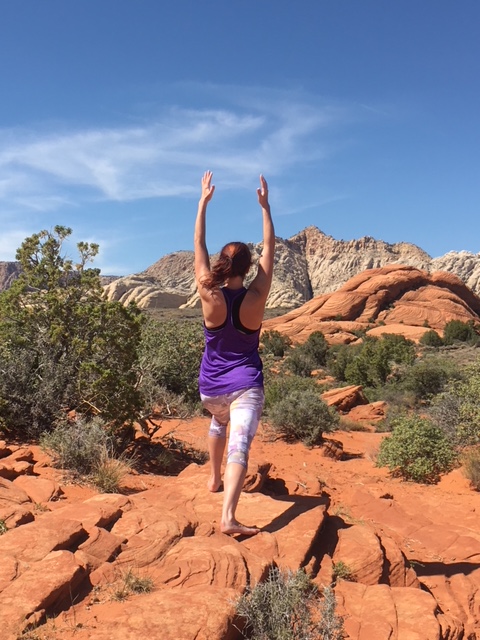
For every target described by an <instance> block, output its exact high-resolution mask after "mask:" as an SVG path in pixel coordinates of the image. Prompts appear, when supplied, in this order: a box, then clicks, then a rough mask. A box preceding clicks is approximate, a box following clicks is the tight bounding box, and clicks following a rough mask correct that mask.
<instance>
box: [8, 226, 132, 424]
mask: <svg viewBox="0 0 480 640" xmlns="http://www.w3.org/2000/svg"><path fill="white" fill-rule="evenodd" d="M70 234H71V230H70V229H68V228H65V227H61V226H57V227H55V229H54V231H53V232H49V231H41V232H40V233H38V234H34V235H33V236H31V237H29V238H27V239H26V240H25V241H24V242H23V244H22V245H21V247H20V248H19V250H18V251H17V255H16V257H17V260H19V262H20V265H21V267H22V273H21V275H20V277H19V278H18V279H17V280H15V282H14V283H13V285H12V287H11V288H10V289H8V290H7V291H4V292H3V293H1V294H0V420H1V422H2V424H3V427H4V428H6V429H8V430H10V431H11V432H15V431H18V432H19V433H21V434H22V436H25V435H38V434H39V433H41V432H42V431H44V430H48V429H51V428H52V427H53V424H54V423H55V420H56V418H57V416H58V414H59V412H60V411H65V410H68V409H75V410H76V411H77V413H81V414H83V415H85V416H90V417H91V416H94V415H101V416H102V418H103V419H104V420H105V421H107V422H110V423H112V424H113V425H117V426H118V425H122V424H123V423H124V421H125V420H128V419H132V418H133V417H135V415H136V413H137V411H138V409H139V406H140V398H139V394H138V392H137V389H136V381H137V374H136V363H137V347H138V344H139V341H140V325H141V314H140V312H139V311H138V309H136V308H135V307H133V306H130V307H124V306H123V305H122V304H120V303H119V302H114V301H107V300H105V299H104V297H103V289H102V287H101V283H100V277H99V271H98V269H91V268H87V266H86V265H87V263H88V262H90V261H91V260H93V259H94V257H95V256H96V254H97V252H98V245H95V244H88V243H84V242H79V243H78V244H77V248H78V253H79V262H78V263H77V264H74V263H73V262H72V261H71V260H70V259H67V258H66V257H65V256H63V254H62V245H63V243H64V241H65V240H66V238H68V236H69V235H70Z"/></svg>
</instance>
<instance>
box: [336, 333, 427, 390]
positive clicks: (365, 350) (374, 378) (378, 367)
mask: <svg viewBox="0 0 480 640" xmlns="http://www.w3.org/2000/svg"><path fill="white" fill-rule="evenodd" d="M415 357H416V354H415V344H414V343H413V342H412V341H411V340H407V339H406V338H404V337H403V336H401V335H391V334H385V335H384V336H383V337H382V338H380V339H377V338H372V337H367V338H365V340H364V341H363V343H362V345H360V347H359V348H358V350H357V351H356V353H355V355H354V358H353V359H352V360H351V361H350V362H348V363H347V364H346V366H345V370H344V377H345V381H346V382H349V383H350V384H360V385H362V386H364V387H376V386H379V385H383V384H385V382H386V381H387V379H388V377H389V376H390V375H391V374H392V371H393V369H394V367H395V365H400V364H413V362H414V361H415Z"/></svg>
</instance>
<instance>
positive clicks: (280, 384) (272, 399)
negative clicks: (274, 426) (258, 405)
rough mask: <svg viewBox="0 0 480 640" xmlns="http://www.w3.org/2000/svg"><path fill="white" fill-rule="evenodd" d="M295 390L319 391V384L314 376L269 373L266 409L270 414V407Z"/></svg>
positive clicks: (266, 382) (266, 385)
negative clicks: (303, 376) (304, 376)
mask: <svg viewBox="0 0 480 640" xmlns="http://www.w3.org/2000/svg"><path fill="white" fill-rule="evenodd" d="M293 391H299V392H300V393H303V392H304V391H315V392H317V393H318V391H319V386H318V384H317V383H316V382H315V380H314V379H313V378H302V377H301V376H292V375H283V374H280V375H278V374H277V375H269V376H268V377H267V379H266V380H265V411H266V413H267V414H268V412H269V411H270V409H271V408H272V407H273V406H274V405H275V404H276V403H277V402H280V400H283V399H284V398H285V397H286V396H287V395H289V394H290V393H292V392H293Z"/></svg>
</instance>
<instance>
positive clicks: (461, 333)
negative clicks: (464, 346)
mask: <svg viewBox="0 0 480 640" xmlns="http://www.w3.org/2000/svg"><path fill="white" fill-rule="evenodd" d="M443 342H444V344H447V345H449V344H455V342H468V343H469V344H478V343H479V342H480V336H479V335H478V334H477V332H476V331H475V328H474V326H473V323H472V322H462V321H461V320H450V321H449V322H447V324H446V325H445V327H444V330H443Z"/></svg>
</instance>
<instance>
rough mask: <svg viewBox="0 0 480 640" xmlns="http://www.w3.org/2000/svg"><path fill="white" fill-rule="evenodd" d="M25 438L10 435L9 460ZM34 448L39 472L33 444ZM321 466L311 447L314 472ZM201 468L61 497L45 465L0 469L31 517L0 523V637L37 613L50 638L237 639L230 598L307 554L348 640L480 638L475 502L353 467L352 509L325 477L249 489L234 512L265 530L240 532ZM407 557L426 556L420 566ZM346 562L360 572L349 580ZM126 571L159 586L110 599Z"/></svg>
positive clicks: (35, 619) (1, 490)
mask: <svg viewBox="0 0 480 640" xmlns="http://www.w3.org/2000/svg"><path fill="white" fill-rule="evenodd" d="M207 422H208V421H207V420H205V424H204V425H203V424H202V430H203V428H204V427H205V428H206V426H207ZM284 446H288V445H284ZM22 449H23V450H24V451H25V448H21V447H20V448H18V449H16V450H15V447H10V446H7V445H6V443H4V445H3V448H2V451H3V452H4V458H3V459H5V460H7V459H8V458H9V457H11V456H12V455H13V454H14V453H16V451H20V450H22ZM31 453H32V451H31ZM309 453H310V454H311V455H313V453H314V452H312V451H311V450H310V451H309ZM28 457H29V458H31V461H32V463H33V471H34V472H38V471H39V469H40V466H39V465H40V463H39V461H38V460H37V457H36V455H34V456H33V457H32V456H31V455H28ZM308 459H309V460H311V456H309V458H308ZM309 464H310V463H309ZM332 464H334V465H338V464H342V463H338V462H333V463H332ZM252 466H253V467H254V468H255V467H256V466H257V465H256V463H254V464H253V465H252ZM42 468H43V469H44V470H45V467H42ZM258 468H259V469H260V468H267V470H268V469H270V468H271V465H266V467H265V465H264V464H260V465H258ZM305 468H306V466H305ZM324 471H325V470H324ZM318 472H319V467H318V460H317V461H316V464H313V465H312V473H314V474H318ZM332 472H333V473H336V472H335V469H334V467H332ZM336 475H337V474H336ZM207 477H208V469H207V468H205V467H199V466H197V465H190V466H188V467H187V468H186V469H185V470H184V471H183V472H182V473H180V475H179V476H178V477H176V478H171V477H161V476H155V487H154V488H151V489H148V488H144V489H141V490H137V492H136V493H131V492H130V494H129V495H128V496H127V495H119V494H112V495H94V496H93V497H91V498H88V499H86V500H82V501H80V502H76V503H68V502H66V503H65V502H63V501H62V495H61V493H59V492H58V491H56V490H55V487H54V486H53V485H49V486H47V484H48V483H47V484H46V483H45V480H46V478H42V477H38V476H35V475H32V476H19V477H18V478H17V480H15V482H10V481H9V480H1V482H0V504H1V503H2V501H3V503H4V504H5V503H10V504H16V505H27V506H29V509H30V511H31V514H32V517H33V518H34V519H33V520H32V521H31V522H30V523H26V524H23V525H21V524H17V525H12V524H11V523H10V524H11V526H10V527H9V530H8V531H7V532H6V533H4V534H3V535H0V623H1V625H2V638H4V639H5V640H14V639H16V638H18V637H20V636H21V634H22V632H24V631H26V630H27V629H28V628H29V626H33V627H35V633H36V634H37V635H38V637H49V638H52V640H53V639H54V638H55V639H57V638H58V639H59V638H62V639H64V638H69V637H75V638H77V639H78V640H84V639H85V640H86V639H87V638H91V637H94V638H97V639H98V640H101V639H102V638H104V639H105V640H106V639H107V638H111V637H116V638H118V639H119V640H122V639H124V640H127V639H130V638H138V637H144V636H148V635H150V636H151V637H159V633H160V635H161V637H162V638H166V639H167V640H168V639H171V640H173V639H177V638H182V640H190V639H191V640H193V639H194V638H195V639H196V640H200V639H203V640H207V639H208V640H240V638H241V633H240V632H239V630H238V628H237V627H238V624H239V621H238V620H237V619H236V617H235V601H236V599H237V598H238V597H239V596H240V595H241V594H242V593H244V591H245V589H246V588H247V586H248V585H254V584H256V583H257V582H259V581H262V580H264V579H265V577H266V576H267V575H268V572H269V569H270V568H271V567H274V566H279V567H281V568H284V569H290V570H293V571H295V570H297V569H298V568H300V567H304V568H305V569H306V571H307V572H309V573H310V575H311V576H312V578H313V580H314V582H315V583H316V584H317V585H318V587H319V588H320V589H322V588H323V587H325V586H328V585H330V584H332V581H333V583H334V589H335V595H336V599H337V602H338V613H340V614H341V615H343V616H344V617H345V629H346V631H347V633H348V638H350V639H351V640H363V639H364V638H369V640H391V639H393V638H396V639H397V640H402V638H406V637H408V638H418V640H430V639H431V640H434V639H436V640H461V638H466V637H468V638H471V639H472V640H474V639H475V638H477V637H478V636H477V635H476V632H477V631H478V625H479V624H480V616H479V611H478V606H477V605H478V597H479V595H478V594H479V589H478V586H479V585H480V569H479V565H478V559H479V558H480V536H479V534H478V527H476V526H475V523H476V522H477V520H478V516H477V515H476V513H475V509H474V508H473V507H472V511H471V513H469V514H466V515H465V521H462V522H456V523H452V522H451V521H450V520H449V515H448V509H447V510H445V517H444V520H445V521H442V522H438V523H437V522H434V521H433V520H432V519H431V509H430V511H429V510H428V509H427V508H425V506H423V505H421V504H420V505H416V501H412V500H408V501H406V504H407V505H408V506H407V508H405V507H402V506H401V505H400V504H399V503H398V502H397V501H396V500H395V498H394V496H393V495H392V494H391V493H386V492H385V489H384V488H383V487H382V486H381V485H379V484H377V483H376V482H373V483H369V482H368V479H367V478H365V477H364V476H361V477H359V478H358V482H355V481H353V480H354V478H355V476H352V479H351V481H350V482H349V483H348V484H347V485H344V486H343V487H342V491H341V496H336V498H338V499H340V500H341V501H342V504H343V505H350V506H349V508H348V509H349V510H350V512H349V515H348V517H347V515H344V516H343V517H341V514H342V513H347V508H346V507H345V506H344V507H343V511H342V510H340V509H339V508H336V509H333V507H332V508H330V506H329V500H328V499H327V496H326V494H325V493H324V489H322V488H321V487H319V488H318V492H316V493H315V492H314V493H304V494H303V495H299V494H289V493H288V492H287V494H285V495H281V496H279V495H273V496H269V495H264V494H261V493H249V494H243V495H242V497H241V500H240V504H239V509H238V512H239V513H238V515H239V518H240V519H241V520H242V521H244V522H247V523H255V524H257V525H258V526H259V527H260V528H261V533H260V534H258V535H257V536H254V537H253V538H247V539H242V538H241V537H238V538H234V537H231V536H226V535H224V534H222V533H220V531H219V528H218V517H219V514H220V512H221V505H222V499H223V496H222V494H221V493H214V494H212V493H210V492H208V491H207V490H206V487H205V484H206V480H207ZM145 479H146V478H145ZM42 480H43V482H42ZM337 481H338V475H337ZM37 482H38V484H39V486H38V487H35V484H36V483H37ZM20 484H21V485H22V487H20V486H19V485H20ZM17 485H18V486H17ZM392 486H395V485H392ZM396 486H397V487H398V485H396ZM330 493H331V494H332V499H333V497H334V496H333V494H334V493H335V491H334V489H330ZM442 497H443V498H445V496H442ZM439 498H440V496H439ZM38 499H41V500H42V501H43V502H42V505H43V508H42V509H41V510H40V509H38V505H36V504H35V503H34V502H33V501H34V500H38ZM454 499H455V497H454V496H452V500H454ZM417 500H418V498H417ZM440 502H441V505H440V508H442V505H443V503H444V500H440ZM430 504H431V503H430ZM472 504H474V502H472ZM436 517H438V514H437V516H436ZM447 524H448V526H447ZM408 558H409V559H412V561H413V559H417V560H418V562H416V563H415V564H414V565H413V566H415V568H416V571H415V570H414V569H413V568H412V566H411V564H410V563H409V561H408ZM429 558H431V559H434V560H435V561H432V562H430V561H428V559H429ZM341 566H342V567H343V569H344V571H343V576H344V578H349V580H354V581H355V582H351V581H349V580H346V579H342V577H341V574H340V573H339V567H341ZM347 570H348V571H347ZM417 574H418V575H417ZM129 575H130V576H131V575H135V576H138V577H140V578H148V580H149V581H150V582H151V584H152V587H153V588H152V591H151V592H149V593H141V594H138V595H134V594H130V595H128V596H125V597H124V598H123V600H122V602H121V606H116V607H114V606H113V600H114V599H117V600H118V599H119V598H120V597H121V595H122V593H123V592H122V589H125V584H126V579H127V578H126V577H127V576H129ZM335 575H336V582H335ZM73 602H75V603H76V604H75V607H74V608H73V607H72V603H73ZM65 609H69V610H70V611H71V613H69V614H66V617H65V618H61V617H60V618H57V619H56V620H54V621H52V624H51V625H50V626H48V623H47V626H46V627H44V626H43V623H44V620H45V617H46V616H49V615H51V614H53V613H55V612H58V611H59V610H65ZM63 620H65V621H66V622H63ZM159 625H160V632H159Z"/></svg>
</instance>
